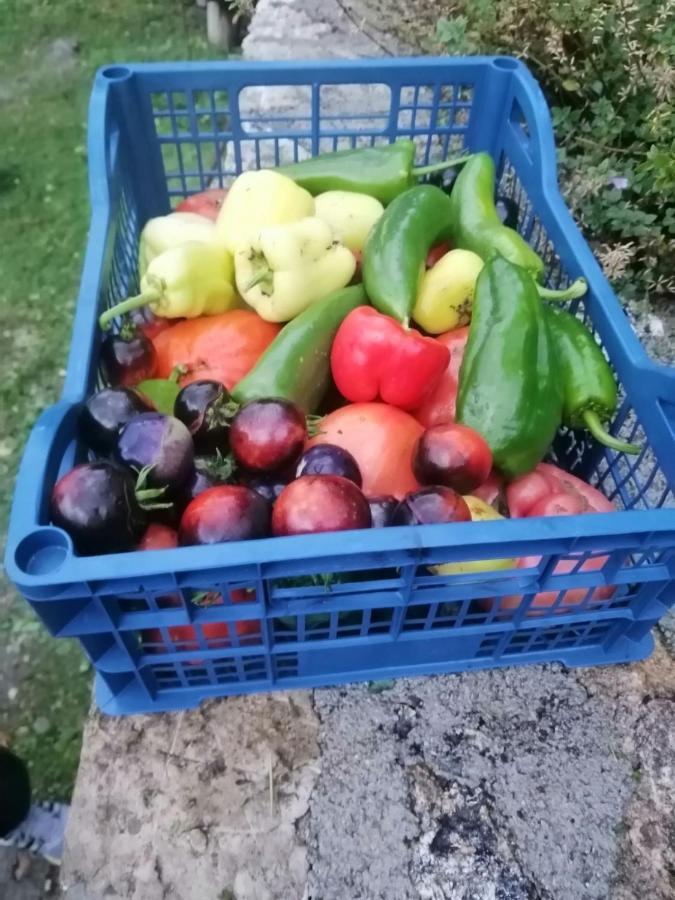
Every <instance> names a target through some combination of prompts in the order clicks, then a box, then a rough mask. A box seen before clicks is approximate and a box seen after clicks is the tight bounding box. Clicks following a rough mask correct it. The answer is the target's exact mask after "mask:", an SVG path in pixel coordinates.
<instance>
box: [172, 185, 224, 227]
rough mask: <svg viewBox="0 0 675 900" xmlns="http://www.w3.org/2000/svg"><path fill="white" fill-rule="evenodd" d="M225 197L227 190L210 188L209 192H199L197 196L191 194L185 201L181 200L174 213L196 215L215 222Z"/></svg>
mask: <svg viewBox="0 0 675 900" xmlns="http://www.w3.org/2000/svg"><path fill="white" fill-rule="evenodd" d="M225 197H227V188H211V190H209V191H200V193H198V194H191V195H190V196H189V197H186V198H185V200H181V202H180V203H179V204H178V206H177V207H176V212H191V213H197V214H198V215H200V216H205V217H206V218H207V219H211V220H212V221H213V222H215V221H216V219H217V218H218V213H219V212H220V207H221V206H222V205H223V200H224V199H225Z"/></svg>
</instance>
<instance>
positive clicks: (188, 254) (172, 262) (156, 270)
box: [99, 241, 238, 328]
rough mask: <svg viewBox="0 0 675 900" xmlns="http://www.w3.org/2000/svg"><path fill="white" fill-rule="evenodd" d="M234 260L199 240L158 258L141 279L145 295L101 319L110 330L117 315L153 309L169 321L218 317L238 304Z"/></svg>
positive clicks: (215, 247)
mask: <svg viewBox="0 0 675 900" xmlns="http://www.w3.org/2000/svg"><path fill="white" fill-rule="evenodd" d="M233 281H234V266H233V262H232V257H231V256H230V254H229V253H228V252H227V250H225V249H224V247H221V246H220V245H218V244H201V243H198V242H196V241H193V242H191V243H187V244H181V245H180V246H178V247H172V248H171V249H170V250H166V251H165V252H164V253H161V254H160V255H159V256H156V257H155V258H154V259H153V260H152V262H151V263H150V265H149V266H148V270H147V272H146V273H145V275H144V276H143V278H142V279H141V293H140V294H139V295H138V296H136V297H130V298H129V299H128V300H123V301H122V302H121V303H118V304H117V305H116V306H113V307H111V308H110V309H107V310H106V311H105V312H104V313H103V315H102V316H101V317H100V319H99V324H100V326H101V328H107V327H108V325H109V324H110V322H111V321H112V320H113V319H114V318H116V317H117V316H121V315H124V313H127V312H130V311H131V310H132V309H138V307H140V306H149V307H150V309H151V310H152V311H153V312H154V313H155V315H157V316H164V317H166V318H169V319H178V318H187V319H193V318H195V317H196V316H215V315H217V314H218V313H223V312H227V311H228V310H229V309H232V308H233V307H234V306H235V305H236V303H237V300H238V298H237V292H236V290H235V288H234V284H233Z"/></svg>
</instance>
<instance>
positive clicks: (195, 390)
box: [173, 381, 236, 451]
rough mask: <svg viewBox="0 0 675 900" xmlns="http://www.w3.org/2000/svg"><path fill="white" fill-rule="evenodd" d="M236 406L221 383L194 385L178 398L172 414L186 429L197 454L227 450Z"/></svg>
mask: <svg viewBox="0 0 675 900" xmlns="http://www.w3.org/2000/svg"><path fill="white" fill-rule="evenodd" d="M235 409H236V406H235V405H234V404H233V403H232V400H231V398H230V395H229V393H228V392H227V390H226V389H225V388H224V387H223V385H222V384H221V383H220V382H219V381H193V382H191V384H188V385H186V386H185V387H184V388H182V389H181V391H180V393H179V394H178V396H177V397H176V402H175V404H174V407H173V414H174V416H175V417H176V418H177V419H180V420H181V422H183V423H184V425H186V426H187V429H188V431H189V432H190V434H191V435H192V440H193V441H194V444H195V447H196V448H197V449H198V450H204V451H214V450H225V449H226V448H227V445H228V435H229V431H230V420H231V419H232V416H233V415H234V410H235Z"/></svg>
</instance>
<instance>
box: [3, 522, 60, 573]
mask: <svg viewBox="0 0 675 900" xmlns="http://www.w3.org/2000/svg"><path fill="white" fill-rule="evenodd" d="M71 552H72V544H71V542H70V538H69V537H68V535H67V534H66V533H65V531H61V529H60V528H39V529H38V530H37V531H33V532H31V533H30V534H29V535H27V536H26V537H25V538H23V540H22V541H21V542H20V543H19V545H18V546H17V548H16V551H15V553H14V559H15V562H16V564H17V566H18V567H19V568H20V569H21V571H22V572H25V573H26V575H49V574H50V573H51V572H56V570H57V569H59V568H60V567H61V566H62V565H63V563H64V562H65V561H66V559H67V558H68V556H69V555H70V553H71Z"/></svg>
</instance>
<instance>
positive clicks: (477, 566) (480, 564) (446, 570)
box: [429, 495, 518, 575]
mask: <svg viewBox="0 0 675 900" xmlns="http://www.w3.org/2000/svg"><path fill="white" fill-rule="evenodd" d="M464 501H465V503H466V505H467V506H468V507H469V512H470V513H471V521H472V522H489V521H492V520H493V519H503V518H504V516H500V514H499V513H498V512H497V510H496V509H494V508H493V507H492V506H490V504H489V503H486V502H485V500H481V499H480V498H479V497H472V496H471V495H469V496H466V497H465V498H464ZM517 564H518V560H517V559H475V560H468V561H466V562H465V561H462V562H456V563H441V565H438V566H429V568H430V569H431V571H432V572H434V573H435V574H436V575H471V574H473V573H474V572H493V571H499V570H500V569H515V567H516V566H517Z"/></svg>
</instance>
